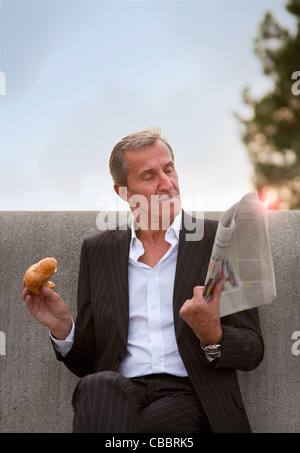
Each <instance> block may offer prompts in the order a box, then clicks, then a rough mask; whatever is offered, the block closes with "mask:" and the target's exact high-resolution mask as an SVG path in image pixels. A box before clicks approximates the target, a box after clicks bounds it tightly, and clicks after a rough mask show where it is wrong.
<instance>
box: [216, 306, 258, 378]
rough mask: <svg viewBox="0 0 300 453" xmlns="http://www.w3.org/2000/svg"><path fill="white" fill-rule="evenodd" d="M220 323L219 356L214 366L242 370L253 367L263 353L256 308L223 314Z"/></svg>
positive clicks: (256, 364) (248, 369)
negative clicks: (221, 336) (221, 333)
mask: <svg viewBox="0 0 300 453" xmlns="http://www.w3.org/2000/svg"><path fill="white" fill-rule="evenodd" d="M221 325H222V329H223V339H222V342H221V357H220V358H218V359H216V360H215V361H214V362H215V363H214V366H215V367H216V368H234V369H236V370H242V371H251V370H253V369H255V368H256V367H257V366H258V365H259V364H260V363H261V361H262V359H263V355H264V341H263V337H262V333H261V330H260V325H259V317H258V309H257V308H252V309H250V310H244V311H241V312H238V313H234V314H232V315H228V316H224V317H223V318H221Z"/></svg>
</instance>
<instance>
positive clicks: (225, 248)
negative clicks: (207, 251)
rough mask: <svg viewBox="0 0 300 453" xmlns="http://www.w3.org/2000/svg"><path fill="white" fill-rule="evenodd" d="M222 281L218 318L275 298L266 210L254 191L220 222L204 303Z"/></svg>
mask: <svg viewBox="0 0 300 453" xmlns="http://www.w3.org/2000/svg"><path fill="white" fill-rule="evenodd" d="M223 278H225V279H226V281H225V283H224V286H223V291H222V294H221V306H220V307H221V316H226V315H229V314H231V313H235V312H238V311H242V310H246V309H248V308H253V307H258V306H260V305H266V304H269V303H270V302H272V300H274V299H275V298H276V284H275V275H274V267H273V261H272V255H271V249H270V244H269V236H268V210H267V206H266V205H265V204H264V203H263V202H262V201H260V200H259V199H258V195H257V192H251V193H248V194H247V195H245V196H244V197H243V198H242V199H241V200H240V201H239V202H238V203H236V204H235V205H233V206H232V207H231V208H230V209H228V210H227V211H226V212H224V214H223V215H222V216H221V218H220V220H219V224H218V229H217V233H216V237H215V242H214V246H213V250H212V255H211V259H210V263H209V267H208V272H207V276H206V280H205V287H204V297H205V299H206V300H207V301H209V300H210V298H211V295H212V291H213V288H214V286H215V284H216V283H217V281H218V280H220V279H223Z"/></svg>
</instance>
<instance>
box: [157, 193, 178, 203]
mask: <svg viewBox="0 0 300 453" xmlns="http://www.w3.org/2000/svg"><path fill="white" fill-rule="evenodd" d="M177 197H178V194H173V195H158V196H157V203H164V202H166V201H170V200H174V199H176V198H177Z"/></svg>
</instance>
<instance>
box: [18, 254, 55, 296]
mask: <svg viewBox="0 0 300 453" xmlns="http://www.w3.org/2000/svg"><path fill="white" fill-rule="evenodd" d="M56 265H57V261H56V259H55V258H44V259H43V260H41V261H39V262H38V263H35V264H33V265H32V266H30V268H29V269H27V271H26V273H25V277H24V279H25V285H26V287H27V288H28V289H29V291H30V292H32V293H34V294H40V287H41V286H46V287H47V288H50V289H53V288H55V284H54V283H52V282H50V281H49V279H50V278H51V277H52V275H54V274H55V273H56Z"/></svg>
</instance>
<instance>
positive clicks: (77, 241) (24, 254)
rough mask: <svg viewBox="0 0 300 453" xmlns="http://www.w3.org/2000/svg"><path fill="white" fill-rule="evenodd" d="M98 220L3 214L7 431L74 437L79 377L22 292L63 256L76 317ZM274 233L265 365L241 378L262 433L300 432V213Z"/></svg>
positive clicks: (279, 222)
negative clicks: (36, 265) (37, 272)
mask: <svg viewBox="0 0 300 453" xmlns="http://www.w3.org/2000/svg"><path fill="white" fill-rule="evenodd" d="M219 216H220V213H211V212H210V213H206V217H209V218H215V219H218V218H219ZM96 217H97V213H96V212H0V256H1V285H0V332H3V333H2V334H1V338H2V343H1V345H2V346H1V347H2V349H1V347H0V369H1V374H0V392H1V393H0V432H6V433H24V432H30V433H34V432H35V433H41V432H47V433H63V432H70V431H71V425H72V407H71V398H72V393H73V390H74V387H75V385H76V383H77V381H78V378H76V376H74V375H72V374H71V373H70V372H69V371H68V370H67V369H66V368H65V367H64V365H63V364H61V363H59V362H57V361H56V359H55V356H54V353H53V351H52V346H51V345H50V341H49V339H48V333H47V330H46V329H45V328H44V327H43V326H41V325H39V324H38V323H37V322H36V321H34V320H33V319H32V318H31V317H30V315H29V314H28V313H27V310H26V309H25V307H24V305H23V302H22V300H21V286H22V279H23V276H24V273H25V271H26V269H27V267H28V266H29V265H31V264H32V263H33V262H36V261H38V260H40V259H41V258H44V257H45V256H55V257H56V259H57V260H58V266H59V267H58V273H57V276H56V277H55V278H54V279H53V281H55V283H56V285H57V291H58V292H59V293H60V294H61V295H62V297H63V298H65V300H66V301H67V302H68V304H69V306H70V309H71V312H72V314H74V316H75V315H76V292H77V275H78V267H79V254H80V248H81V243H82V240H83V239H84V238H85V237H88V236H91V235H93V234H96V233H98V231H99V230H98V229H97V226H96ZM269 230H270V242H271V249H272V254H273V260H274V267H275V274H276V281H277V291H278V297H277V299H276V301H275V302H273V303H272V304H271V305H268V306H265V307H262V308H260V309H259V310H260V317H261V325H262V330H263V333H264V338H265V344H266V352H265V358H264V361H263V363H262V364H261V365H260V366H259V367H258V368H257V369H256V370H254V371H252V372H249V373H239V379H240V383H241V388H242V392H243V395H244V401H245V404H246V407H247V411H248V415H249V418H250V422H251V425H252V429H253V431H254V432H276V433H279V432H300V419H299V408H300V393H299V388H300V372H299V371H300V367H299V365H300V355H295V354H293V353H292V345H293V343H295V339H294V340H293V339H292V334H293V332H296V331H300V310H299V303H300V278H299V273H300V211H278V212H270V213H269ZM1 338H0V339H1ZM3 338H4V339H5V344H3ZM4 349H5V351H4ZM298 350H300V347H299V346H298ZM3 352H5V355H3ZM294 352H295V351H294Z"/></svg>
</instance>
